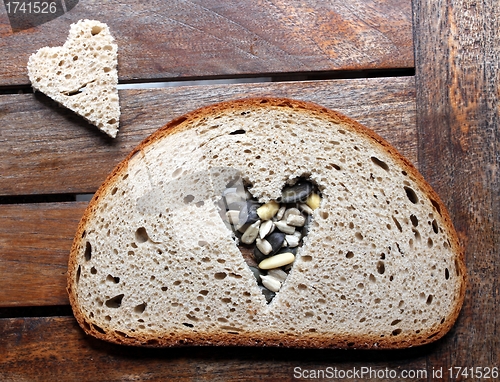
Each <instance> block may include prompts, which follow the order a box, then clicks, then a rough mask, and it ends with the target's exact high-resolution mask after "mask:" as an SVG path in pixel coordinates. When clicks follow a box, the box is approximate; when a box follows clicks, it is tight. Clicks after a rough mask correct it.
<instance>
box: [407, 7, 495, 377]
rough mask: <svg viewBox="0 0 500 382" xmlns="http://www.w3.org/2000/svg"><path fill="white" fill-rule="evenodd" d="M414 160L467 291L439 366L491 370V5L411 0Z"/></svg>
mask: <svg viewBox="0 0 500 382" xmlns="http://www.w3.org/2000/svg"><path fill="white" fill-rule="evenodd" d="M415 5H416V7H415V46H416V73H417V115H418V135H419V138H420V139H419V146H418V150H419V151H418V152H419V164H420V169H421V171H422V172H423V175H424V176H425V177H426V178H427V179H428V180H429V181H430V183H431V184H432V185H433V186H434V188H435V189H436V190H437V192H438V193H439V194H440V195H441V196H442V198H443V199H444V201H445V203H446V204H447V205H448V206H449V208H450V212H451V215H452V218H453V221H454V222H455V226H456V228H457V230H458V232H459V235H460V237H461V240H462V242H463V245H464V247H465V253H466V263H467V267H468V275H469V288H468V293H467V295H466V301H465V304H464V307H463V310H462V313H461V316H460V319H459V321H458V324H457V325H456V327H455V330H456V331H455V335H454V339H453V341H450V342H449V343H447V344H446V346H444V347H443V348H441V349H440V351H439V352H436V353H434V354H432V355H430V356H429V363H436V362H440V363H441V364H442V365H443V367H444V369H445V370H447V369H448V368H449V367H455V366H462V367H464V366H467V367H484V366H490V367H492V366H499V362H500V343H499V336H498V328H499V317H500V294H499V293H498V290H499V286H500V285H499V281H498V280H499V278H498V274H499V272H500V266H499V259H498V254H499V253H500V241H499V238H500V192H499V190H500V171H499V170H500V154H499V153H500V151H499V149H500V128H499V126H500V118H499V106H498V105H499V103H498V102H499V99H498V98H499V88H500V71H499V70H498V63H499V62H500V32H499V31H500V10H499V8H498V3H497V2H496V1H491V0H489V1H488V0H486V1H483V2H476V1H474V2H472V1H451V2H443V1H438V2H436V1H433V0H424V1H418V2H416V3H415Z"/></svg>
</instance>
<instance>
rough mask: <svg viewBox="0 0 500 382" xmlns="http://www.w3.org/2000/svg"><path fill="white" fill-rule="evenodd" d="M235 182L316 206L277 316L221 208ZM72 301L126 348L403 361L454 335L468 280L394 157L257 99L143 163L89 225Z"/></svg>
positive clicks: (413, 179)
mask: <svg viewBox="0 0 500 382" xmlns="http://www.w3.org/2000/svg"><path fill="white" fill-rule="evenodd" d="M236 131H237V133H235V132H236ZM235 173H238V174H240V175H241V177H242V178H243V181H244V183H245V184H246V185H248V186H249V191H250V192H251V193H252V195H253V196H254V197H256V198H258V199H259V201H260V202H266V201H269V200H274V199H277V198H278V197H279V195H280V193H281V190H282V188H283V186H284V185H285V184H288V183H290V182H291V181H293V180H294V179H297V178H299V177H302V178H307V179H310V180H311V181H313V182H314V183H315V184H316V185H317V186H318V187H319V189H320V191H321V194H322V200H321V205H320V207H319V208H317V209H316V210H314V216H313V221H312V223H311V226H310V228H309V233H308V235H307V237H305V238H304V244H303V246H302V247H300V249H299V251H298V253H297V256H296V260H295V263H294V266H293V268H292V270H291V271H290V274H289V276H288V278H287V279H286V281H285V282H284V285H283V286H282V288H281V290H280V292H279V293H278V294H277V295H276V297H275V298H274V299H273V300H272V301H271V303H270V304H266V300H265V298H264V296H263V294H262V293H261V291H260V289H259V288H258V286H257V282H256V279H255V277H254V276H253V274H252V272H251V271H250V269H249V267H248V266H247V265H246V263H245V261H244V259H243V257H242V255H241V253H240V251H239V249H238V246H237V244H236V242H235V240H234V237H233V233H232V232H231V231H230V230H229V229H228V228H227V227H226V226H225V225H224V224H223V222H222V220H221V218H220V216H219V211H218V210H217V202H218V200H219V199H220V197H221V196H220V190H222V189H223V188H224V187H225V186H226V184H227V183H228V182H229V181H230V180H231V179H233V178H234V175H235ZM68 290H69V294H70V300H71V303H72V305H73V309H74V312H75V316H76V317H77V319H78V321H79V322H80V324H81V325H82V327H83V328H84V329H85V330H86V331H87V332H88V333H90V334H92V335H94V336H97V337H100V338H103V339H106V340H110V341H114V342H118V343H124V344H134V345H146V346H174V345H179V344H198V345H210V344H221V345H224V344H228V345H266V346H294V347H318V348H319V347H341V348H402V347H409V346H416V345H421V344H425V343H428V342H431V341H434V340H436V339H438V338H440V337H442V336H443V335H444V334H445V333H446V332H447V331H448V330H449V329H450V328H451V326H452V325H453V322H454V321H455V319H456V317H457V315H458V313H459V310H460V307H461V305H462V301H463V296H464V290H465V268H464V264H463V254H462V252H461V248H460V246H459V244H458V241H457V237H456V233H455V231H454V230H453V226H452V224H451V222H450V220H449V216H448V214H447V212H446V210H445V207H444V206H443V205H442V203H441V202H440V201H439V199H438V197H437V195H435V193H434V192H433V191H432V189H430V187H429V186H428V185H427V184H426V183H425V182H424V181H423V179H422V178H421V176H420V175H419V173H418V172H417V171H416V170H415V168H413V167H412V166H411V165H410V164H408V163H407V161H405V160H404V159H403V158H402V157H400V156H399V154H397V153H396V151H395V150H394V149H393V148H392V147H390V146H388V145H387V143H385V142H384V141H383V140H381V138H379V137H377V136H376V135H375V134H374V133H372V132H371V131H369V130H367V129H365V128H363V127H362V126H360V125H359V124H357V123H355V122H354V121H351V120H349V119H347V118H345V117H343V116H341V115H338V114H336V113H335V112H331V111H328V110H325V109H322V108H320V107H318V106H315V105H312V104H308V103H303V102H299V101H291V100H279V99H278V100H275V99H262V100H245V101H241V102H232V103H226V104H219V105H216V106H213V107H211V108H205V109H202V110H200V111H197V112H194V113H191V114H189V115H187V116H186V117H184V118H182V119H180V120H177V121H174V122H173V123H171V124H170V125H167V126H166V127H165V128H163V129H161V130H159V131H158V132H157V133H156V134H155V135H153V137H151V138H150V139H148V140H146V141H145V142H144V143H143V144H142V145H141V146H140V147H139V148H138V149H136V150H135V151H134V154H133V155H131V156H130V157H129V158H128V159H127V160H125V161H124V162H123V163H122V164H121V165H120V166H119V167H118V168H117V169H116V170H115V172H114V173H113V174H112V175H111V176H110V177H109V178H108V180H107V181H106V183H105V184H104V185H103V187H102V188H101V189H100V191H99V192H98V193H97V194H96V196H95V197H94V199H93V201H92V202H91V204H90V206H89V209H88V211H87V213H86V215H85V217H84V219H83V220H82V223H81V224H80V228H79V231H78V233H77V236H76V238H75V242H74V244H73V249H72V253H71V258H70V263H69V278H68Z"/></svg>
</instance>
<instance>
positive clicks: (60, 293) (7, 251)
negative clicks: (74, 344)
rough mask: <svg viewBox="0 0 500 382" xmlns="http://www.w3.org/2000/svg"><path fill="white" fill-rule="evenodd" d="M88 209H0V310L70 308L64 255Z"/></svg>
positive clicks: (39, 205)
mask: <svg viewBox="0 0 500 382" xmlns="http://www.w3.org/2000/svg"><path fill="white" fill-rule="evenodd" d="M86 205H87V202H74V203H37V204H18V205H0V307H9V306H34V305H63V304H67V303H68V297H67V295H66V292H65V287H66V270H67V263H68V254H69V251H70V249H71V243H72V241H73V236H74V234H75V231H76V227H77V225H78V222H79V221H80V218H81V216H82V214H83V210H84V208H85V206H86Z"/></svg>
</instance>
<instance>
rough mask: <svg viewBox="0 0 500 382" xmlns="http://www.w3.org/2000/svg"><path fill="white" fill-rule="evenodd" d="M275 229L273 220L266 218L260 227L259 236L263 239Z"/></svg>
mask: <svg viewBox="0 0 500 382" xmlns="http://www.w3.org/2000/svg"><path fill="white" fill-rule="evenodd" d="M273 230H274V223H273V221H272V220H266V221H265V222H264V223H262V224H261V225H260V228H259V237H260V238H261V239H263V238H265V237H266V236H267V235H269V234H270V233H271V232H273Z"/></svg>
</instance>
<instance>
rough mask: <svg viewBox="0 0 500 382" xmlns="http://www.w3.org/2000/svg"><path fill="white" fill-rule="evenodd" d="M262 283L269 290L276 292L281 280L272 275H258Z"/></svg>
mask: <svg viewBox="0 0 500 382" xmlns="http://www.w3.org/2000/svg"><path fill="white" fill-rule="evenodd" d="M260 278H261V280H262V285H264V286H265V287H266V288H267V289H269V290H270V291H271V292H278V291H279V290H280V288H281V282H280V281H279V280H278V279H275V278H274V277H273V276H260Z"/></svg>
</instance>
